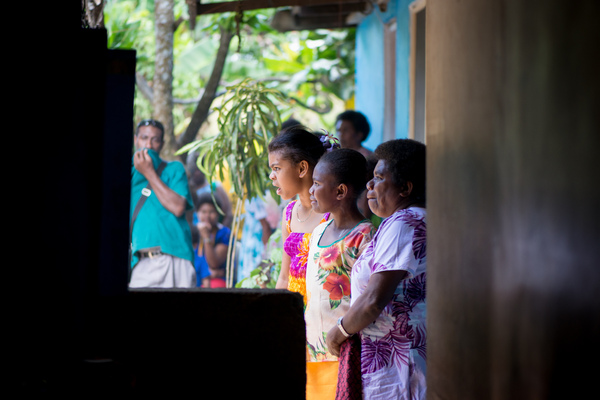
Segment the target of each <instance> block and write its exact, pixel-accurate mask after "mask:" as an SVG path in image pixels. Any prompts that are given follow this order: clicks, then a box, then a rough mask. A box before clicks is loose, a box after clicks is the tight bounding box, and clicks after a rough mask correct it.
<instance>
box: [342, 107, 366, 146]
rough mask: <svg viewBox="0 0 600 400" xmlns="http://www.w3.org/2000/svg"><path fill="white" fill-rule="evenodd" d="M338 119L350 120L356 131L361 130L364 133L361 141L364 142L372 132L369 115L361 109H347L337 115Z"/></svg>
mask: <svg viewBox="0 0 600 400" xmlns="http://www.w3.org/2000/svg"><path fill="white" fill-rule="evenodd" d="M336 121H348V122H350V123H351V124H352V126H353V127H354V130H355V131H356V132H361V133H362V134H363V137H362V139H361V142H364V141H365V140H366V139H367V137H369V133H371V125H369V120H367V117H365V115H364V114H363V113H361V112H359V111H354V110H346V111H344V112H343V113H341V114H339V115H338V116H337V118H336Z"/></svg>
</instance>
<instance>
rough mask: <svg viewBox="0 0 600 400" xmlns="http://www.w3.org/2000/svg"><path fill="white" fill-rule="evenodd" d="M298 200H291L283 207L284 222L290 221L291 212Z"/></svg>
mask: <svg viewBox="0 0 600 400" xmlns="http://www.w3.org/2000/svg"><path fill="white" fill-rule="evenodd" d="M297 201H298V200H292V201H290V202H289V204H288V205H287V206H285V220H286V221H289V220H291V219H292V211H293V210H294V205H295V204H296V202H297Z"/></svg>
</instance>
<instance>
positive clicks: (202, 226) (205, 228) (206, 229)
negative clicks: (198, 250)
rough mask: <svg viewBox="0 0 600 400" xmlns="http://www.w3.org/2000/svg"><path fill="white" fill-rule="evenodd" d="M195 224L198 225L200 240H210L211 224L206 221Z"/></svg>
mask: <svg viewBox="0 0 600 400" xmlns="http://www.w3.org/2000/svg"><path fill="white" fill-rule="evenodd" d="M196 226H197V227H198V231H199V232H200V237H201V238H202V240H204V241H207V240H210V233H211V230H212V226H211V225H210V224H209V223H208V222H199V223H198V225H196Z"/></svg>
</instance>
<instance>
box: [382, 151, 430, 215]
mask: <svg viewBox="0 0 600 400" xmlns="http://www.w3.org/2000/svg"><path fill="white" fill-rule="evenodd" d="M375 157H376V158H377V159H378V160H384V161H385V164H386V167H387V169H388V170H389V171H390V173H391V175H392V182H394V184H396V185H397V186H398V187H400V188H403V187H404V186H405V185H406V182H411V183H412V185H413V190H412V193H411V197H412V198H413V199H414V200H416V201H419V202H422V203H425V201H426V195H425V185H426V170H425V165H426V162H425V145H424V144H423V143H421V142H418V141H416V140H412V139H396V140H390V141H388V142H384V143H381V144H380V145H379V146H377V148H376V149H375Z"/></svg>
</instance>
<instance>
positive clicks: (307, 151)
mask: <svg viewBox="0 0 600 400" xmlns="http://www.w3.org/2000/svg"><path fill="white" fill-rule="evenodd" d="M321 135H322V134H320V133H313V132H310V131H309V130H308V129H307V128H306V127H304V126H302V125H295V126H292V127H290V128H288V129H285V130H283V131H281V132H279V134H278V135H277V136H275V137H274V138H273V139H272V140H271V142H270V143H269V148H268V150H269V153H272V152H275V151H280V152H281V153H282V155H283V158H285V159H287V160H289V161H291V162H292V163H293V164H294V165H296V164H298V163H299V162H300V161H303V160H304V161H306V162H308V165H309V166H310V167H311V168H314V167H315V165H317V162H318V161H319V159H320V158H321V156H322V155H323V154H324V153H325V147H324V145H323V142H322V141H321V140H320V137H321Z"/></svg>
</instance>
